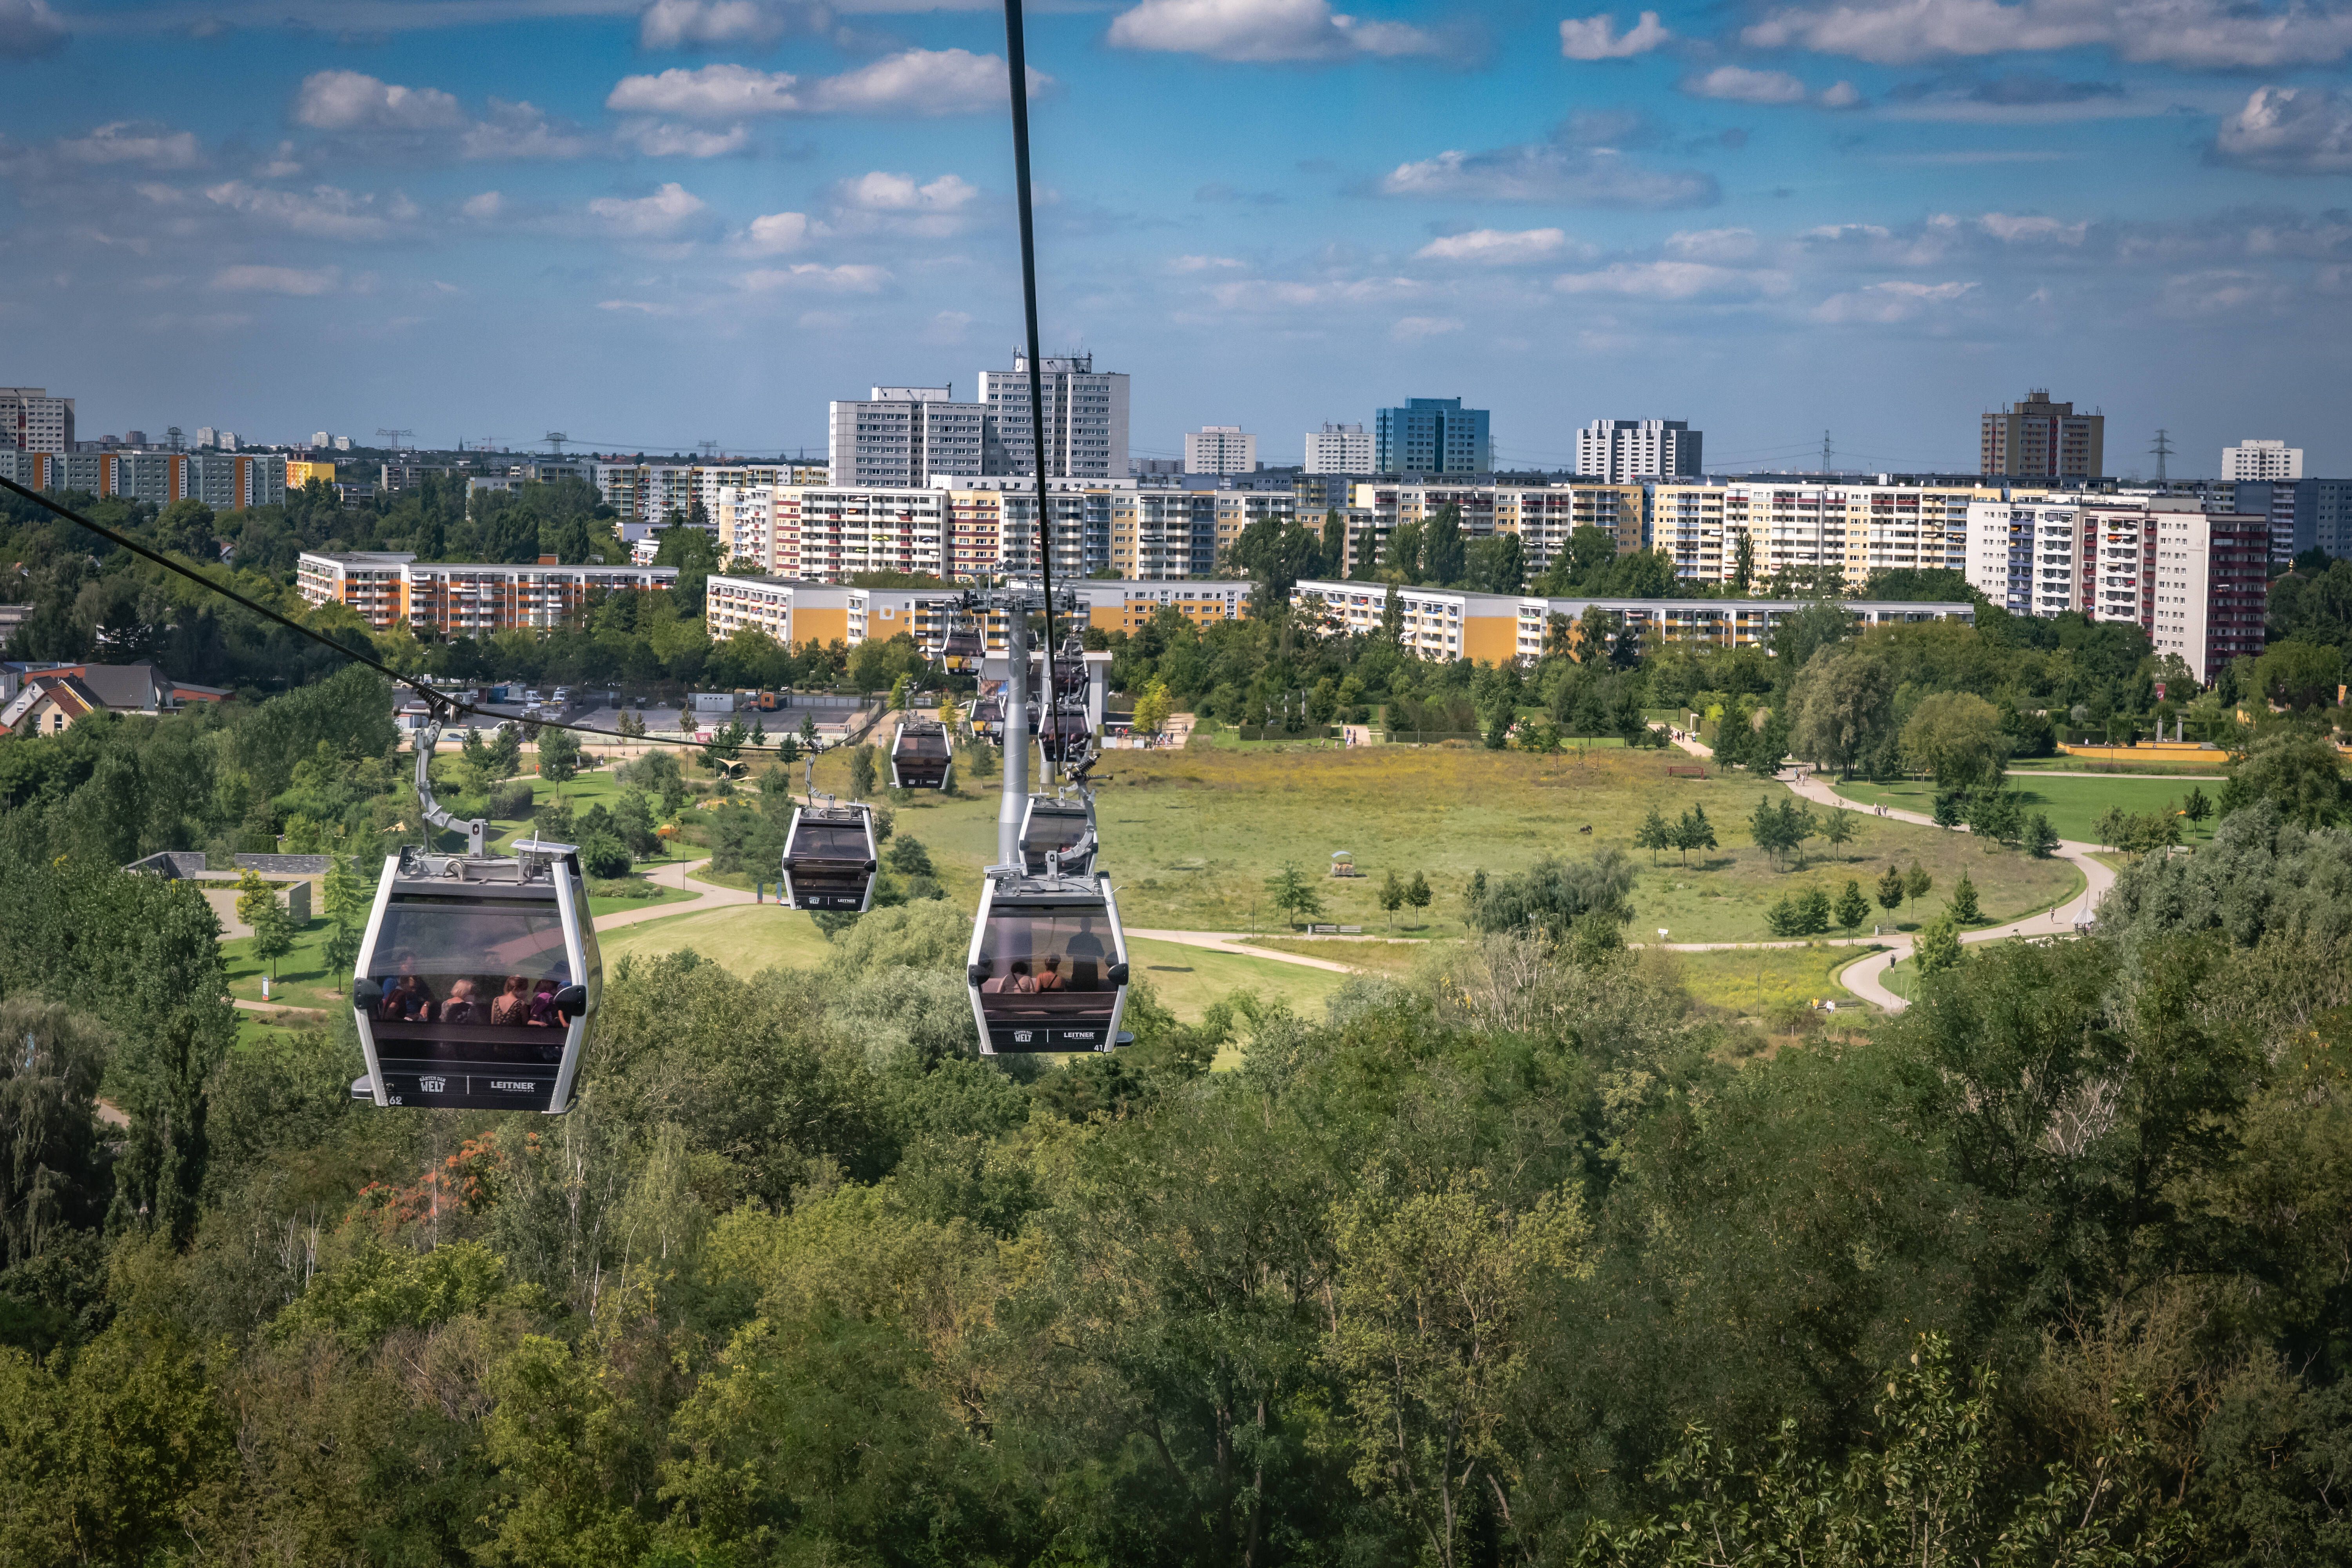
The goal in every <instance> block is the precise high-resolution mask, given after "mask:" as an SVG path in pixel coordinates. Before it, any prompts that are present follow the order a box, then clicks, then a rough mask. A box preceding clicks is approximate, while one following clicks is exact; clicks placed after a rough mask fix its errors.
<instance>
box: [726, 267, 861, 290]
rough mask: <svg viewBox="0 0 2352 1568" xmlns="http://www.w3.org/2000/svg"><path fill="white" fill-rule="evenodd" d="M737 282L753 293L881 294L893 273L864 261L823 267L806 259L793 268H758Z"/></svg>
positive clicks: (745, 274)
mask: <svg viewBox="0 0 2352 1568" xmlns="http://www.w3.org/2000/svg"><path fill="white" fill-rule="evenodd" d="M735 281H736V283H737V284H738V286H740V287H741V288H742V289H747V290H748V291H750V292H751V293H754V294H773V293H778V292H782V291H789V290H803V289H805V290H814V292H817V293H821V294H878V293H880V292H881V291H882V289H883V286H884V285H885V284H887V283H888V282H889V281H890V274H889V273H888V272H887V271H886V270H884V269H883V268H879V267H871V266H867V265H865V264H863V263H856V262H852V263H848V264H845V265H843V266H840V267H820V266H818V265H817V264H816V263H815V262H814V261H803V262H799V263H796V264H795V265H793V266H791V267H761V268H753V269H752V270H751V271H749V272H746V273H743V274H742V275H741V276H740V277H738V278H737V279H735Z"/></svg>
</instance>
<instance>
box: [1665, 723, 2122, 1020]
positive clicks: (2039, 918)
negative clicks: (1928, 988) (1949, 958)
mask: <svg viewBox="0 0 2352 1568" xmlns="http://www.w3.org/2000/svg"><path fill="white" fill-rule="evenodd" d="M1675 744H1676V745H1678V746H1680V747H1681V748H1682V749H1683V750H1684V751H1685V752H1690V753H1691V754H1692V755H1693V756H1697V757H1711V756H1713V755H1715V752H1713V751H1712V750H1711V749H1710V748H1709V747H1708V746H1707V745H1706V743H1705V742H1701V741H1697V740H1686V739H1677V740H1676V741H1675ZM1778 776H1779V777H1780V782H1781V783H1782V784H1787V785H1788V786H1789V787H1790V789H1791V790H1794V791H1795V792H1796V793H1797V794H1798V795H1801V796H1803V797H1804V798H1805V799H1807V800H1809V801H1811V802H1813V803H1814V804H1815V805H1826V806H1831V807H1836V806H1844V807H1845V808H1846V809H1847V810H1849V811H1870V810H1871V809H1872V808H1871V807H1869V806H1865V805H1856V804H1855V803H1854V802H1853V801H1850V800H1848V799H1846V798H1845V797H1844V796H1843V795H1840V794H1838V792H1837V791H1835V790H1833V789H1832V788H1831V787H1830V786H1829V785H1828V784H1825V783H1823V782H1822V780H1820V779H1817V778H1814V777H1813V776H1811V774H1810V773H1805V772H1803V771H1802V770H1799V771H1797V772H1796V773H1793V774H1791V773H1781V774H1780V775H1778ZM1876 815H1877V816H1881V817H1885V818H1888V819H1891V820H1893V821H1895V822H1908V823H1914V824H1916V825H1917V826H1922V827H1933V826H1936V819H1935V818H1934V817H1932V816H1927V815H1926V814H1925V813H1924V812H1916V811H1904V810H1902V809H1900V808H1898V807H1895V806H1885V807H1883V808H1880V809H1878V810H1877V812H1876ZM1948 831H1950V832H1955V833H1965V832H1967V831H1968V829H1967V828H1965V827H1958V828H1951V829H1948ZM2101 847H2102V846H2099V845H2096V844H2084V843H2079V842H2077V841H2076V840H2074V839H2071V838H2062V839H2060V840H2059V841H2058V847H2057V850H2056V852H2055V854H2056V858H2058V859H2061V860H2064V861H2067V862H2069V863H2071V864H2072V865H2073V866H2074V868H2075V869H2076V870H2077V871H2080V872H2081V873H2082V874H2083V890H2082V892H2081V893H2079V894H2077V895H2076V896H2075V897H2074V898H2072V899H2069V900H2067V901H2066V902H2064V903H2063V904H2061V905H2059V906H2058V907H2057V908H2056V909H2054V910H2049V911H2048V912H2047V913H2044V914H2038V915H2027V916H2026V917H2025V918H2023V919H2022V920H2015V921H2010V922H2009V923H2008V924H2007V925H2001V926H1991V927H1988V928H1987V929H1985V930H1983V931H1963V932H1961V933H1960V940H1961V941H1962V942H2000V941H2001V940H2002V939H2004V938H2006V937H2013V936H2063V935H2065V934H2066V933H2067V932H2069V931H2073V930H2074V923H2075V922H2076V921H2087V920H2089V919H2090V918H2091V917H2092V916H2093V915H2095V913H2097V912H2098V908H2099V900H2100V899H2102V898H2103V897H2105V894H2106V891H2107V889H2109V888H2112V887H2114V886H2115V884H2116V873H2115V869H2114V868H2112V867H2110V866H2108V865H2107V864H2106V863H2105V861H2103V860H2099V859H2095V858H2094V852H2095V851H2096V850H2098V849H2099V848H2101ZM1828 944H1829V945H1831V946H1844V947H1864V946H1879V947H1880V949H1881V951H1879V952H1874V953H1871V954H1869V955H1868V956H1867V957H1864V958H1863V959H1861V960H1860V961H1858V962H1856V963H1850V964H1848V965H1846V967H1845V968H1844V969H1843V970H1841V971H1840V972H1839V973H1838V977H1837V978H1838V984H1841V985H1843V986H1844V987H1845V988H1846V989H1847V990H1849V991H1851V992H1853V994H1855V995H1857V996H1859V997H1861V998H1862V999H1863V1000H1864V1001H1865V1002H1868V1003H1870V1004H1871V1005H1874V1006H1877V1007H1881V1008H1884V1009H1885V1011H1887V1012H1889V1013H1900V1012H1902V1011H1903V1010H1904V1009H1905V1008H1906V1007H1908V1006H1910V1005H1911V1004H1910V1003H1908V1002H1906V1001H1905V1000H1904V999H1903V998H1902V997H1900V996H1897V995H1896V994H1895V993H1894V992H1892V991H1889V990H1888V989H1887V988H1886V985H1885V980H1884V976H1885V973H1886V972H1887V970H1889V969H1890V968H1892V967H1893V966H1894V965H1895V964H1897V963H1901V962H1902V961H1903V960H1905V959H1906V958H1908V957H1910V956H1911V947H1912V939H1911V938H1910V937H1908V936H1892V937H1832V938H1829V939H1828ZM1665 945H1666V946H1667V947H1668V948H1670V949H1672V950H1675V951H1677V952H1708V951H1712V950H1717V949H1722V948H1731V947H1802V946H1803V945H1805V944H1804V943H1802V942H1668V943H1666V944H1665Z"/></svg>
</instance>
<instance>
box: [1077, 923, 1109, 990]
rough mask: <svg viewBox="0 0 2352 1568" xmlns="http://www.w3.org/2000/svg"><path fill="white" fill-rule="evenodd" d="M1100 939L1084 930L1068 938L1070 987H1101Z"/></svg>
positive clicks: (1101, 961)
mask: <svg viewBox="0 0 2352 1568" xmlns="http://www.w3.org/2000/svg"><path fill="white" fill-rule="evenodd" d="M1102 976H1103V951H1102V939H1101V938H1100V937H1097V936H1090V935H1088V934H1087V933H1086V932H1085V931H1080V932H1079V933H1078V934H1077V935H1076V936H1074V937H1072V938H1070V989H1071V990H1073V991H1098V990H1100V989H1101V988H1102Z"/></svg>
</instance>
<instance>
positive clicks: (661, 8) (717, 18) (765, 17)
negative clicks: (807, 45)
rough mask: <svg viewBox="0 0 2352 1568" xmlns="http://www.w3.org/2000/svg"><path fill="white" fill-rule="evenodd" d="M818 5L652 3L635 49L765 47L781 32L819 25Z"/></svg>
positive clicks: (754, 0) (725, 0) (742, 0)
mask: <svg viewBox="0 0 2352 1568" xmlns="http://www.w3.org/2000/svg"><path fill="white" fill-rule="evenodd" d="M825 20H826V14H825V11H824V7H822V6H818V5H789V6H785V5H762V4H761V3H760V0H654V3H653V4H652V5H648V6H646V9H645V12H644V14H643V15H641V16H638V18H637V47H639V48H646V49H715V48H728V47H734V46H738V45H749V46H751V47H755V48H766V47H769V46H771V45H772V44H774V43H775V41H776V40H777V39H779V38H781V37H783V36H784V35H785V34H786V33H788V32H792V31H795V30H803V29H814V28H817V27H821V26H824V22H825Z"/></svg>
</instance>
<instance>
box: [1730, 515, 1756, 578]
mask: <svg viewBox="0 0 2352 1568" xmlns="http://www.w3.org/2000/svg"><path fill="white" fill-rule="evenodd" d="M1731 580H1732V582H1734V583H1735V584H1738V587H1739V591H1740V592H1741V593H1742V594H1746V593H1748V592H1750V591H1751V590H1753V589H1754V588H1755V586H1756V540H1755V537H1754V536H1753V535H1752V534H1750V533H1749V532H1748V531H1747V530H1746V529H1742V530H1740V532H1739V538H1738V540H1737V541H1735V542H1733V544H1732V547H1731Z"/></svg>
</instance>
